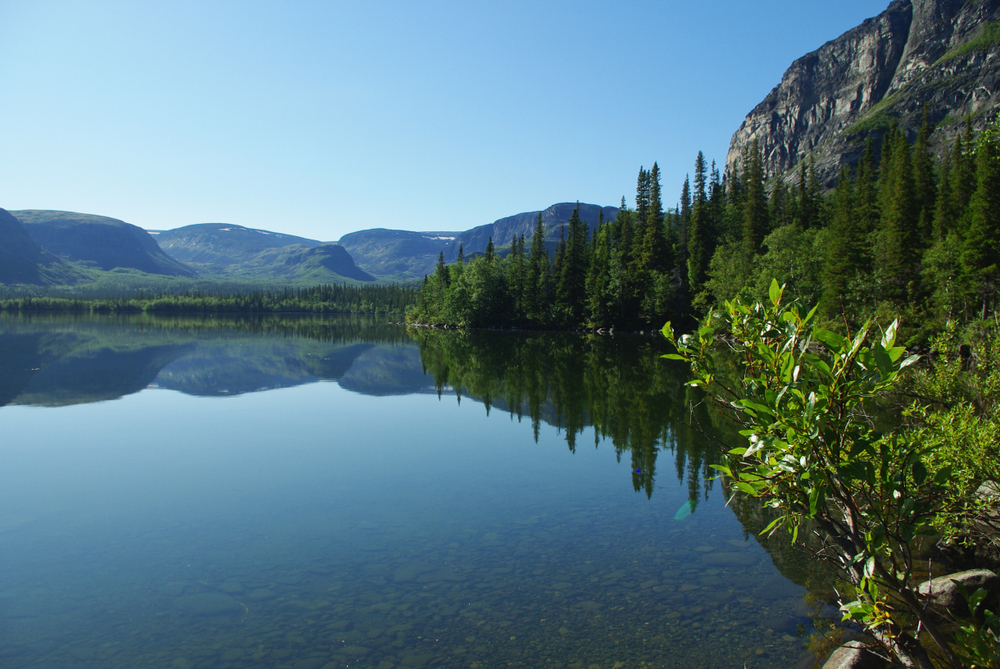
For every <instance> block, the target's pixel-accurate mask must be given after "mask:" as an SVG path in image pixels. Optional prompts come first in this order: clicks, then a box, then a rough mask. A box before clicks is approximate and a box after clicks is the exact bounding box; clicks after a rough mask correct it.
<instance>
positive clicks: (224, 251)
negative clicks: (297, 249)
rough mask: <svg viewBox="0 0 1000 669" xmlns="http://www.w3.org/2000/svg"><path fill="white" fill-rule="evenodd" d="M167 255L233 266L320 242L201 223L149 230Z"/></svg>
mask: <svg viewBox="0 0 1000 669" xmlns="http://www.w3.org/2000/svg"><path fill="white" fill-rule="evenodd" d="M150 234H151V235H153V237H154V238H155V239H156V243H157V244H159V245H160V248H161V249H163V250H164V251H165V252H166V253H167V254H168V255H170V256H171V257H172V258H174V259H176V260H179V261H181V262H186V263H187V262H190V263H209V264H213V265H232V264H235V263H239V262H243V261H245V260H251V259H252V258H254V257H255V256H257V255H258V254H259V253H261V252H262V251H265V250H267V249H273V248H280V247H282V246H291V245H293V244H299V245H301V246H305V247H307V248H312V247H315V246H319V245H320V243H321V242H318V241H316V240H315V239H306V238H305V237H296V236H295V235H284V234H281V233H277V232H270V231H268V230H255V229H253V228H244V227H243V226H242V225H230V224H226V223H199V224H196V225H185V226H184V227H182V228H175V229H173V230H163V231H159V232H157V231H150Z"/></svg>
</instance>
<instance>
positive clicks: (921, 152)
mask: <svg viewBox="0 0 1000 669" xmlns="http://www.w3.org/2000/svg"><path fill="white" fill-rule="evenodd" d="M931 131H932V129H931V125H930V121H929V120H928V118H927V106H926V105H925V106H924V116H923V124H922V125H921V126H920V131H919V132H918V133H917V144H916V146H915V147H914V148H913V186H914V200H915V206H916V210H917V220H918V224H917V225H918V229H919V231H920V244H921V246H922V247H924V248H926V247H928V246H930V244H931V241H932V239H933V236H934V235H933V232H934V213H935V207H934V205H935V202H936V199H937V185H936V184H935V183H934V156H933V155H932V154H931V150H930V136H931Z"/></svg>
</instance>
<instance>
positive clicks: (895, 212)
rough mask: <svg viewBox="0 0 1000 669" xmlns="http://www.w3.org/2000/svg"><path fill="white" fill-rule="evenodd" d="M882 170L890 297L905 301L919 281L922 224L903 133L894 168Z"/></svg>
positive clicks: (892, 153)
mask: <svg viewBox="0 0 1000 669" xmlns="http://www.w3.org/2000/svg"><path fill="white" fill-rule="evenodd" d="M882 167H883V169H885V172H886V178H885V185H884V188H885V189H886V191H885V192H883V193H882V201H883V203H884V206H885V207H886V208H884V209H883V210H882V230H883V234H884V241H883V244H884V246H883V255H882V261H883V263H884V268H885V271H886V274H887V276H888V278H889V281H890V284H891V285H890V295H891V296H892V297H894V298H896V299H899V300H903V299H906V298H908V297H909V296H910V295H912V290H911V288H912V287H911V286H910V284H911V282H913V281H914V280H916V278H917V277H918V269H919V268H918V266H917V263H918V262H919V259H920V227H919V226H920V221H919V218H918V212H917V201H916V194H915V192H914V190H915V187H914V181H913V163H912V159H911V155H910V147H909V146H908V145H907V143H906V137H905V136H904V135H903V134H902V133H901V132H898V133H895V135H894V136H893V146H892V148H891V150H890V164H889V165H883V166H882Z"/></svg>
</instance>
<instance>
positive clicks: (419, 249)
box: [338, 202, 618, 281]
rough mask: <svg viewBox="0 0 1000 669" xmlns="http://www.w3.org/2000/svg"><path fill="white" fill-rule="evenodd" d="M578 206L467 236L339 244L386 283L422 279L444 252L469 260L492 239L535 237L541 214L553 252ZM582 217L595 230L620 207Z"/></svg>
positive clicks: (528, 215) (372, 233)
mask: <svg viewBox="0 0 1000 669" xmlns="http://www.w3.org/2000/svg"><path fill="white" fill-rule="evenodd" d="M576 207H577V204H576V203H570V202H563V203H560V204H554V205H552V206H551V207H549V208H547V209H545V210H543V211H541V212H538V211H529V212H524V213H522V214H515V215H514V216H507V217H506V218H501V219H498V220H496V221H494V222H493V223H489V224H487V225H480V226H478V227H475V228H472V229H471V230H466V231H465V232H410V231H406V230H385V229H381V228H380V229H374V230H361V231H359V232H352V233H350V234H347V235H344V236H343V237H341V238H340V241H339V242H338V243H339V244H340V245H341V246H343V247H344V248H346V249H347V250H348V252H349V253H350V254H351V256H352V257H353V258H354V261H355V262H356V263H357V264H358V266H359V267H361V268H363V269H365V270H366V271H368V272H371V273H372V274H374V275H376V276H378V277H379V278H382V279H393V280H397V281H407V280H414V279H422V278H423V277H424V275H426V274H430V273H431V272H433V271H434V265H435V264H436V263H437V260H438V254H440V253H442V252H443V253H444V259H445V262H449V263H451V262H455V260H457V259H458V250H459V247H461V248H462V251H463V253H464V254H465V256H466V257H471V256H473V255H476V254H482V253H483V252H484V251H485V250H486V245H487V244H488V243H489V240H490V237H492V238H493V244H494V246H495V247H497V248H498V249H502V248H504V247H509V246H510V242H511V240H512V239H513V238H514V237H518V236H520V235H522V234H523V235H524V238H525V240H528V239H531V237H532V235H533V234H534V231H535V222H536V221H537V219H538V214H539V213H541V215H542V224H543V225H544V226H545V239H546V245H547V246H548V248H549V249H550V251H551V249H552V247H554V246H555V244H556V243H557V242H558V240H559V231H560V229H561V228H562V227H563V226H565V225H566V223H567V221H569V219H570V216H572V215H573V210H574V209H575V208H576ZM579 207H580V218H581V220H583V221H584V222H585V223H587V225H588V227H589V228H590V229H591V230H593V229H594V228H595V227H597V221H598V217H599V216H600V215H601V214H603V216H604V219H605V220H607V219H610V218H614V217H615V216H617V215H618V209H617V208H616V207H600V206H598V205H594V204H582V203H581V204H580V205H579Z"/></svg>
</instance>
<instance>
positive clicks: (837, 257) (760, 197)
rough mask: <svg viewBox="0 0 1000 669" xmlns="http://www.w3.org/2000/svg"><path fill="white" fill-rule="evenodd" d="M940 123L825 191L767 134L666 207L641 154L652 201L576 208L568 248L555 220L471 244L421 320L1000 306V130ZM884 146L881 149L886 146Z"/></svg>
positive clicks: (899, 137)
mask: <svg viewBox="0 0 1000 669" xmlns="http://www.w3.org/2000/svg"><path fill="white" fill-rule="evenodd" d="M931 133H932V128H931V127H930V126H929V125H928V124H927V123H926V122H925V124H924V126H923V128H922V129H921V130H920V132H919V134H918V135H917V137H916V138H915V142H914V144H913V145H911V144H910V143H909V142H908V140H907V138H906V137H905V136H904V134H903V133H902V132H901V131H900V130H898V129H897V128H892V129H890V130H889V131H888V132H887V133H886V134H885V135H884V136H882V137H881V149H880V150H879V151H876V150H875V149H874V145H873V142H872V139H871V138H869V140H868V143H867V147H866V149H867V150H866V151H865V153H864V156H863V157H862V158H861V160H860V162H859V164H858V166H857V168H856V169H854V170H852V169H849V168H848V167H847V166H844V167H843V168H842V171H841V174H840V179H839V182H838V185H837V187H836V188H835V189H833V190H832V192H830V193H827V194H825V195H824V194H823V189H822V187H821V186H820V184H819V183H818V180H817V178H816V176H815V172H814V169H813V163H812V162H811V160H810V161H803V162H802V163H800V165H799V168H798V170H797V173H796V174H795V175H794V176H793V177H792V178H790V179H788V180H786V179H784V178H778V179H775V180H774V181H773V182H772V183H765V180H764V170H763V161H762V157H761V153H760V149H759V147H758V146H757V144H756V142H754V143H753V144H752V145H751V147H750V148H749V149H748V151H747V152H746V153H745V155H744V156H743V160H742V164H741V166H740V167H739V168H738V169H733V170H727V173H726V174H725V176H722V175H720V173H719V170H718V169H717V168H716V167H715V164H714V163H713V164H712V166H711V168H709V167H708V165H707V164H706V161H705V158H704V156H703V155H702V154H701V153H699V154H698V157H697V159H696V161H695V165H694V179H693V186H692V184H691V182H690V181H689V180H685V182H684V185H683V188H682V190H681V197H680V202H679V204H678V206H677V207H675V208H673V209H671V210H669V211H666V212H664V208H663V205H662V201H661V193H660V175H659V168H658V166H657V165H656V164H655V163H654V164H653V168H652V170H649V171H647V170H645V169H640V171H639V178H638V186H637V189H636V200H635V202H636V206H635V208H634V209H633V208H628V207H627V206H626V204H625V200H624V198H623V199H622V206H621V209H620V211H619V214H618V216H617V217H616V218H615V219H614V220H611V221H600V222H599V224H598V227H597V229H596V230H595V231H593V232H592V233H591V232H590V231H589V230H588V228H587V226H586V224H584V223H583V222H581V221H580V218H579V215H578V213H574V215H573V217H572V218H571V219H570V221H569V222H568V224H566V225H565V226H563V228H562V231H561V238H560V241H559V243H558V246H557V248H556V252H555V254H554V257H551V258H550V256H549V254H548V253H547V252H546V251H545V247H544V245H543V244H542V238H543V235H544V230H543V228H542V224H541V220H540V219H539V221H538V223H537V225H536V228H535V232H534V234H533V236H532V237H531V238H529V239H530V248H529V249H527V250H526V248H525V246H526V241H525V239H524V237H523V236H521V237H520V238H517V239H513V240H512V241H511V246H510V248H509V250H508V249H506V248H505V249H504V251H506V255H505V257H503V258H501V257H500V256H501V253H500V252H498V251H497V250H495V249H494V246H493V243H492V240H491V243H490V244H489V246H488V247H487V250H486V253H485V255H483V256H481V257H476V258H474V259H472V260H470V261H468V262H466V261H465V260H464V259H462V258H461V256H460V259H459V261H458V262H457V263H455V264H452V265H450V266H446V265H445V264H444V262H443V258H442V259H441V260H439V262H438V267H437V270H436V271H435V272H434V273H433V274H431V275H428V276H427V277H426V278H425V281H424V286H423V290H422V291H421V293H420V298H419V301H418V303H417V305H416V306H415V307H414V308H413V309H412V310H411V312H410V313H409V318H410V320H413V321H416V322H430V323H447V324H454V325H458V326H474V327H476V326H479V327H481V326H493V325H527V326H540V327H549V326H570V327H572V326H587V327H609V326H619V327H643V326H655V327H659V326H660V325H662V324H663V323H664V322H665V321H667V320H674V321H677V320H679V319H682V318H684V317H685V316H687V317H691V316H697V315H698V314H701V313H705V312H706V311H707V310H708V309H710V308H711V307H712V306H713V305H717V304H721V303H722V301H724V300H729V299H732V298H733V297H735V296H736V295H739V294H746V295H748V296H750V297H755V298H760V299H763V298H764V297H765V296H766V294H767V288H768V286H769V285H770V282H771V279H772V278H777V279H778V281H779V282H780V283H783V284H787V285H788V289H787V291H786V295H787V296H791V297H793V298H795V299H800V300H801V301H802V302H804V303H806V304H816V303H819V304H820V305H821V310H822V315H823V317H824V319H825V320H826V321H827V322H828V326H829V327H835V328H839V329H844V328H853V327H854V326H855V324H856V323H857V322H859V321H863V320H865V319H866V318H868V317H871V316H879V315H887V314H893V315H895V314H901V315H902V318H903V320H904V323H906V324H907V325H908V326H909V328H910V332H911V333H912V334H920V331H922V332H923V333H924V334H926V333H927V332H930V331H935V330H939V329H940V328H941V327H943V324H944V323H945V322H946V321H948V320H959V321H962V322H970V321H973V320H976V319H985V318H991V317H992V316H993V314H995V311H996V296H997V288H998V283H997V281H998V278H1000V272H998V263H1000V133H998V130H997V124H996V123H994V124H993V125H992V126H991V127H990V129H988V130H987V131H986V132H985V133H983V134H982V136H980V137H979V138H974V137H973V135H972V130H971V125H970V124H967V125H966V130H965V133H964V135H961V134H960V136H959V137H958V138H957V139H956V142H955V144H954V147H953V149H952V150H951V151H950V152H949V154H948V155H946V156H945V157H944V158H943V159H942V160H937V159H936V158H935V157H934V156H933V154H932V153H931V152H930V148H929V147H930V137H931ZM876 154H877V155H876Z"/></svg>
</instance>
